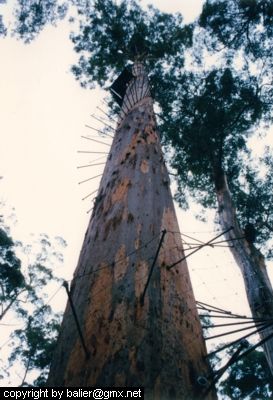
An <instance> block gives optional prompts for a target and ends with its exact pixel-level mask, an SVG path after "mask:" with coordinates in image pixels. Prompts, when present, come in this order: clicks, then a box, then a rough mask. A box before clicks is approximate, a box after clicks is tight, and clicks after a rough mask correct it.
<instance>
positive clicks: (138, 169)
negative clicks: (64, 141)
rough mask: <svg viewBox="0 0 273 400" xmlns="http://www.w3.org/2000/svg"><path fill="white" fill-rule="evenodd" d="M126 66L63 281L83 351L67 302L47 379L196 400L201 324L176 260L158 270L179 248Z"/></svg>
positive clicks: (139, 87)
mask: <svg viewBox="0 0 273 400" xmlns="http://www.w3.org/2000/svg"><path fill="white" fill-rule="evenodd" d="M133 71H134V75H135V78H134V79H133V80H132V81H131V82H130V84H129V86H128V88H127V91H126V95H125V98H124V101H123V106H122V111H121V114H120V122H119V124H118V127H117V130H116V134H115V137H114V140H113V144H112V147H111V150H110V154H109V157H108V161H107V164H106V166H105V170H104V174H103V177H102V180H101V183H100V187H99V191H98V196H97V199H96V202H95V206H94V210H93V214H92V216H91V220H90V224H89V227H88V230H87V232H86V236H85V240H84V243H83V247H82V251H81V254H80V258H79V263H78V267H77V269H76V271H75V274H74V280H73V283H72V301H73V303H74V306H75V310H76V312H77V315H78V320H79V325H80V326H81V330H82V333H83V337H84V340H85V346H86V348H87V350H88V352H89V353H90V356H89V358H88V357H86V355H85V352H84V351H83V346H82V344H81V341H80V337H79V332H78V331H77V327H76V324H75V320H74V318H73V314H72V310H71V307H70V306H69V305H68V306H67V308H66V311H65V315H64V319H63V324H62V328H61V334H60V337H59V340H58V343H57V349H56V352H55V355H54V357H53V361H52V365H51V371H50V375H49V380H48V385H51V386H62V385H63V386H81V385H82V386H89V385H100V386H110V387H115V386H142V387H144V388H145V399H155V400H160V399H161V400H167V399H179V400H183V399H184V400H193V399H203V398H204V396H203V395H202V393H203V389H202V387H201V386H199V384H198V382H200V380H199V379H198V377H200V376H207V375H208V374H209V370H208V365H207V363H206V361H205V358H204V356H205V354H206V350H205V345H204V340H203V336H202V330H201V326H200V322H199V317H198V314H197V310H196V305H195V299H194V296H193V291H192V286H191V282H190V277H189V273H188V268H187V264H186V262H185V261H183V262H181V263H180V264H179V265H177V266H176V267H175V268H172V269H171V270H168V269H167V268H166V267H167V266H168V265H171V264H172V263H174V262H175V261H177V260H179V259H180V258H182V257H183V254H184V252H183V247H182V242H181V237H180V234H179V233H178V232H179V228H178V223H177V220H176V215H175V210H174V205H173V201H172V195H171V192H170V188H169V178H168V173H167V169H166V166H165V163H164V160H163V155H162V150H161V146H160V141H159V136H158V132H157V129H156V122H155V116H154V112H153V104H152V99H151V97H150V92H149V86H148V79H147V76H146V74H145V73H144V70H143V67H142V65H140V64H137V65H135V66H134V69H133ZM164 229H165V230H166V231H167V233H166V234H165V237H164V241H163V243H162V244H161V245H160V242H162V239H163V236H162V231H163V230H164ZM157 254H158V257H156V255H157ZM152 266H153V267H154V269H153V273H152V275H151V279H150V281H149V284H148V286H147V291H146V293H145V296H144V298H143V294H144V290H145V287H146V285H147V281H148V276H149V274H150V271H151V267H152ZM206 398H207V399H215V398H216V396H215V393H214V391H213V390H212V391H211V392H210V393H209V394H208V395H207V397H206Z"/></svg>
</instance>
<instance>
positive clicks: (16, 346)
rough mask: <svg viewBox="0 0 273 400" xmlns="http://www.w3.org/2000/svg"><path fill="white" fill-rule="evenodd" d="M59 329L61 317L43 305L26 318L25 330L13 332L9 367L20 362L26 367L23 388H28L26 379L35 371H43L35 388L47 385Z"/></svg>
mask: <svg viewBox="0 0 273 400" xmlns="http://www.w3.org/2000/svg"><path fill="white" fill-rule="evenodd" d="M59 327H60V315H58V314H54V313H53V311H52V309H51V307H50V306H48V305H43V306H42V307H40V308H39V309H36V310H35V311H34V312H33V313H32V315H31V316H28V317H27V318H26V325H25V326H24V328H23V329H17V330H15V331H14V332H13V334H12V339H13V345H12V346H13V350H12V353H11V355H10V357H9V365H10V366H13V365H14V364H15V363H16V362H20V363H21V364H22V365H23V366H24V368H25V375H24V377H23V380H22V385H23V386H28V384H27V382H26V381H25V379H26V377H27V374H28V373H30V372H31V371H33V370H40V371H42V374H40V376H39V377H38V378H36V380H35V382H34V386H42V385H44V384H45V383H46V377H47V372H48V368H49V364H50V362H51V358H52V354H53V351H54V348H55V344H56V335H57V333H58V331H59Z"/></svg>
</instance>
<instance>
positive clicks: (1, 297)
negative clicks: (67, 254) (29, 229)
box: [0, 217, 66, 386]
mask: <svg viewBox="0 0 273 400" xmlns="http://www.w3.org/2000/svg"><path fill="white" fill-rule="evenodd" d="M65 246H66V242H65V241H64V240H63V239H62V238H59V237H56V238H55V239H49V237H48V235H46V234H41V235H39V237H38V239H37V240H36V241H35V240H34V241H33V243H31V244H27V245H26V244H23V243H22V242H20V241H18V240H15V239H14V238H13V237H12V235H11V233H10V228H9V226H8V225H7V224H6V222H5V219H4V217H1V218H0V321H1V325H2V326H3V327H6V331H4V332H2V340H3V338H4V337H5V335H6V342H5V343H4V344H2V343H1V348H2V347H3V346H6V348H9V350H8V351H5V352H4V353H5V354H6V355H7V357H6V358H5V357H4V358H3V359H1V360H0V377H2V378H6V379H7V380H8V379H10V380H11V382H12V383H13V384H14V382H15V379H16V378H15V377H14V374H15V371H16V369H17V368H19V367H20V368H21V369H22V370H23V371H24V372H23V375H22V381H21V385H23V386H27V385H28V384H32V383H33V379H34V378H33V377H35V376H36V381H35V382H34V384H35V385H41V384H43V383H44V382H45V379H46V376H47V373H48V368H49V363H50V360H51V356H52V351H53V348H54V346H55V341H56V336H57V334H58V329H59V325H60V315H59V314H58V313H56V312H54V310H53V309H52V308H51V306H50V304H48V301H49V300H50V299H49V298H48V291H49V290H50V291H52V290H55V291H56V287H57V288H58V286H60V285H61V281H62V280H61V279H60V278H58V277H56V275H55V274H54V273H53V271H52V269H53V267H54V266H56V265H60V264H61V263H62V261H63V255H62V252H61V251H62V249H63V248H64V247H65ZM10 323H11V324H10ZM30 372H34V374H32V376H30V375H29V374H30Z"/></svg>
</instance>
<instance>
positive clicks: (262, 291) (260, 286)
mask: <svg viewBox="0 0 273 400" xmlns="http://www.w3.org/2000/svg"><path fill="white" fill-rule="evenodd" d="M215 186H216V193H217V200H218V206H219V217H220V224H221V226H222V229H223V230H226V229H228V228H229V227H231V226H233V230H231V231H229V232H228V233H227V234H226V239H228V240H230V239H231V240H232V246H233V247H231V252H232V254H233V257H234V259H235V261H236V263H237V264H238V266H239V268H240V270H241V273H242V276H243V280H244V284H245V289H246V295H247V299H248V303H249V307H250V309H251V312H252V316H253V317H254V318H260V319H273V291H272V286H271V283H270V280H269V277H268V274H267V270H266V265H265V261H264V257H263V255H262V254H261V252H260V251H259V250H258V249H257V248H256V247H255V246H254V244H253V243H249V242H248V241H247V240H246V238H244V231H243V230H242V229H241V228H240V226H239V223H238V219H237V216H236V210H235V207H234V205H233V202H232V199H231V194H230V191H229V188H228V183H227V179H226V176H225V173H224V172H223V171H222V170H221V169H220V168H219V169H218V170H216V171H215ZM272 333H273V327H269V328H267V329H265V330H264V331H262V332H261V333H260V336H261V339H264V338H266V337H267V336H268V335H270V334H272ZM263 349H264V352H265V356H266V359H267V362H268V365H269V368H270V371H271V373H272V374H273V339H270V340H268V341H266V342H265V343H264V345H263Z"/></svg>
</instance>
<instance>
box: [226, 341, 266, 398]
mask: <svg viewBox="0 0 273 400" xmlns="http://www.w3.org/2000/svg"><path fill="white" fill-rule="evenodd" d="M233 352H234V349H233V348H231V349H230V350H229V352H228V353H229V356H230V355H231V354H232V353H233ZM219 391H220V393H221V394H222V395H224V396H228V398H230V399H232V400H236V399H238V400H241V399H249V400H257V399H263V400H265V399H272V393H273V381H272V376H271V373H270V371H269V369H268V366H267V362H266V359H265V355H264V353H263V352H262V351H258V350H254V351H252V352H250V353H249V354H248V355H247V356H246V357H243V358H241V359H240V360H239V361H237V362H235V363H234V364H233V365H232V366H231V367H230V368H229V369H228V374H227V377H226V378H225V379H223V380H222V381H221V383H220V385H219Z"/></svg>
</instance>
